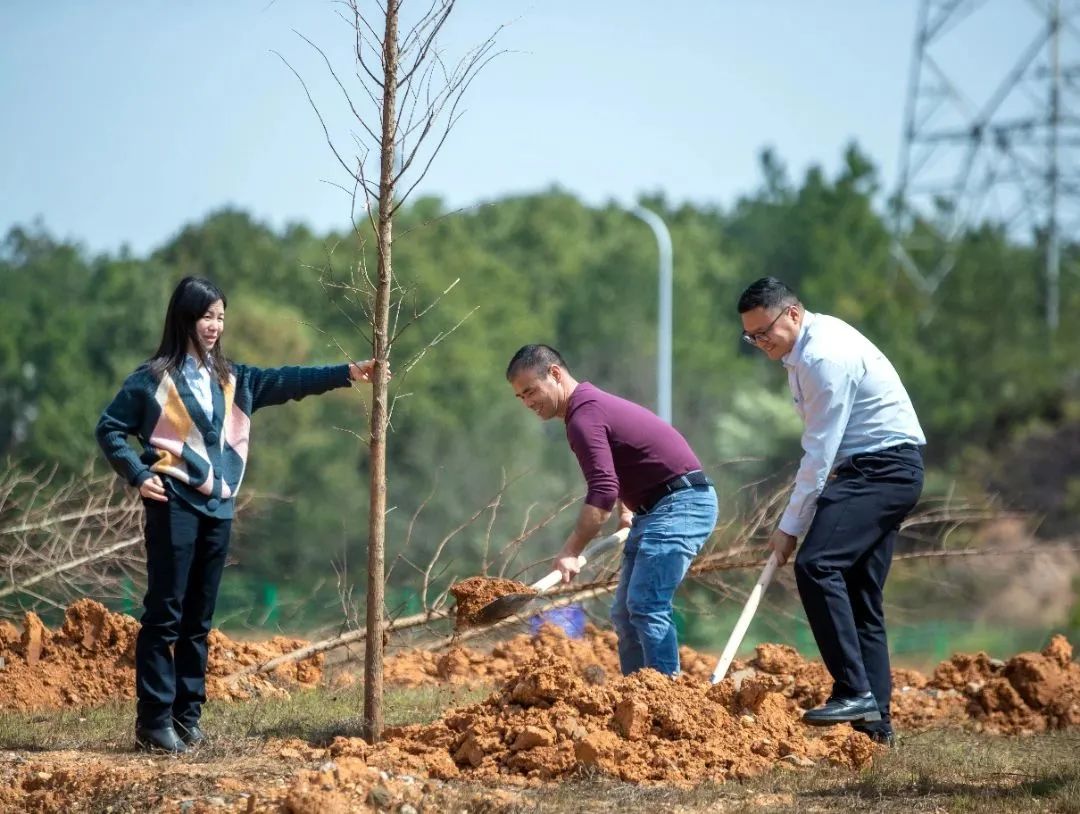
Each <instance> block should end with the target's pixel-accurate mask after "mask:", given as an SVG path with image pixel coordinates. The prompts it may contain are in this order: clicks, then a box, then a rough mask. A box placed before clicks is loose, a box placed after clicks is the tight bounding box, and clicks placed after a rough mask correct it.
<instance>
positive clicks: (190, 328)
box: [149, 277, 230, 386]
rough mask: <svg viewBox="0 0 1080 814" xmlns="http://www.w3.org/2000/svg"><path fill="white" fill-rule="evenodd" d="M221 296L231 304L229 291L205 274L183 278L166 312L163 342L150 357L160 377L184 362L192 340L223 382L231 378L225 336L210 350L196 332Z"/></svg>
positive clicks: (209, 367)
mask: <svg viewBox="0 0 1080 814" xmlns="http://www.w3.org/2000/svg"><path fill="white" fill-rule="evenodd" d="M218 300H221V304H222V305H223V306H226V307H227V306H228V304H229V303H228V301H227V300H226V299H225V294H224V293H223V292H222V291H221V289H220V288H218V287H217V286H216V285H214V284H213V283H212V282H210V281H209V280H206V279H203V278H202V277H185V278H184V279H183V280H181V281H180V282H179V283H178V284H177V286H176V290H174V291H173V293H172V297H170V298H169V308H168V310H167V311H166V312H165V329H164V330H163V331H162V333H161V345H160V346H159V347H158V349H157V353H155V354H154V355H153V356H151V357H150V362H149V364H150V370H152V371H153V373H154V375H156V376H158V377H160V376H162V375H163V374H164V373H166V372H169V373H175V372H176V371H178V370H179V369H180V368H181V367H182V366H183V364H184V357H185V356H187V352H188V343H189V341H190V342H191V343H192V344H194V346H195V347H196V348H197V349H198V351H199V352H200V353H202V355H203V360H202V361H203V364H204V365H206V367H207V369H208V370H211V371H213V374H214V375H215V376H216V377H217V380H218V382H220V383H221V385H222V386H224V385H225V383H226V382H227V381H228V380H229V369H230V368H229V361H228V359H226V358H225V353H224V352H223V351H222V349H221V336H220V335H219V336H218V340H217V342H215V343H214V347H213V348H211V349H210V351H209V352H203V351H202V346H201V345H200V344H199V339H198V336H197V335H196V333H195V323H196V322H198V321H199V319H200V318H201V317H202V315H203V314H205V313H206V312H207V310H208V309H209V308H210V306H211V305H213V304H214V303H215V302H217V301H218Z"/></svg>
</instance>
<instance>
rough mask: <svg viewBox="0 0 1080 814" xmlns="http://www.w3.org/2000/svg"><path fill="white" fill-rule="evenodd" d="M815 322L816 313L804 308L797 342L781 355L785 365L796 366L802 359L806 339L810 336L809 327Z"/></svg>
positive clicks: (796, 338)
mask: <svg viewBox="0 0 1080 814" xmlns="http://www.w3.org/2000/svg"><path fill="white" fill-rule="evenodd" d="M813 323H814V314H812V313H811V312H810V311H807V310H806V309H805V308H804V309H803V318H802V324H801V325H799V335H798V336H796V337H795V344H793V345H792V346H791V350H789V351H788V352H787V353H785V354H784V355H783V356H781V357H780V362H781V363H782V364H783V365H784V367H795V365H797V364H798V363H799V361H800V360H801V359H802V354H803V350H804V349H805V347H806V340H807V339H809V338H810V331H809V329H810V326H811V325H812V324H813Z"/></svg>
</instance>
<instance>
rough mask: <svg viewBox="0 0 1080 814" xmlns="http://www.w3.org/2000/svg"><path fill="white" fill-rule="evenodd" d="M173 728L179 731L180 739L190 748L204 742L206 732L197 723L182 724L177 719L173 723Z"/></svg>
mask: <svg viewBox="0 0 1080 814" xmlns="http://www.w3.org/2000/svg"><path fill="white" fill-rule="evenodd" d="M173 729H175V730H176V731H177V732H179V733H180V740H182V741H183V742H184V743H186V744H187V745H188V746H190V747H192V748H194V747H196V746H200V745H201V744H204V743H206V733H205V732H204V731H203V728H202V727H201V726H199V725H198V724H191V725H190V726H184V725H183V724H182V723H180V722H179V721H177V722H174V723H173Z"/></svg>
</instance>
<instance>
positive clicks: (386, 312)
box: [364, 0, 400, 743]
mask: <svg viewBox="0 0 1080 814" xmlns="http://www.w3.org/2000/svg"><path fill="white" fill-rule="evenodd" d="M399 7H400V0H387V3H386V33H385V36H384V37H383V77H384V80H383V105H382V144H381V145H380V147H381V149H380V154H381V155H380V179H379V218H378V250H379V281H378V285H377V287H376V290H375V330H374V342H375V348H374V351H375V354H374V355H375V381H374V383H373V385H374V386H373V392H372V405H371V497H370V501H371V513H370V517H369V520H368V575H367V579H368V582H367V638H366V640H365V648H364V725H365V732H364V737H365V738H366V739H367V740H368V741H369V742H371V743H375V742H377V741H378V740H379V739H380V738H382V730H383V709H382V697H383V635H382V634H383V609H384V605H385V600H384V598H383V589H384V579H385V570H386V427H387V418H388V415H387V412H388V405H387V382H388V380H389V355H390V348H389V347H388V342H389V335H390V333H389V331H390V282H391V277H392V274H393V271H392V268H393V267H392V264H391V247H392V245H393V224H392V222H391V216H392V212H393V204H394V153H395V147H396V141H397V131H396V126H395V117H396V101H397V99H396V97H397V62H398V42H397V23H398V9H399Z"/></svg>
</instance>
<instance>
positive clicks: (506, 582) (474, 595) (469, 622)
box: [450, 577, 536, 630]
mask: <svg viewBox="0 0 1080 814" xmlns="http://www.w3.org/2000/svg"><path fill="white" fill-rule="evenodd" d="M450 594H451V595H452V596H453V597H454V600H455V601H456V602H457V610H456V612H455V616H454V627H455V628H456V629H457V630H462V629H464V628H467V627H472V626H474V625H477V624H479V623H480V619H479V618H478V614H479V613H480V611H481V610H482V609H483V608H485V607H486V606H488V605H490V604H491V603H492V602H494V601H495V600H496V599H499V598H500V597H504V596H509V595H510V594H528V595H530V596H532V595H535V594H536V591H535V590H534V589H533V588H530V587H529V586H528V585H526V584H525V583H523V582H517V581H515V580H512V579H496V578H492V577H469V578H468V579H463V580H462V581H461V582H455V583H454V584H453V585H451V586H450Z"/></svg>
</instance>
